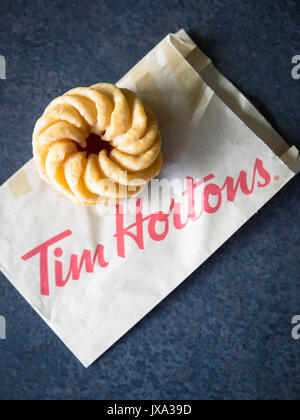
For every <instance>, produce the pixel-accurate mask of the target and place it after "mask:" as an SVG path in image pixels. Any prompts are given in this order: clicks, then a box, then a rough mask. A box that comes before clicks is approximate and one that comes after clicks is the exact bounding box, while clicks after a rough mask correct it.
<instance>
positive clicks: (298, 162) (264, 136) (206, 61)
mask: <svg viewBox="0 0 300 420" xmlns="http://www.w3.org/2000/svg"><path fill="white" fill-rule="evenodd" d="M167 38H168V39H169V41H170V43H171V45H172V46H173V47H174V48H175V49H176V50H177V51H178V52H179V53H180V54H181V55H182V57H183V58H184V59H185V60H186V61H187V62H188V63H189V64H190V65H191V66H192V67H193V69H194V70H195V71H196V73H198V74H199V76H200V77H201V78H202V79H203V81H204V82H205V83H206V84H207V85H208V86H209V87H210V88H211V89H212V90H213V91H214V92H215V94H216V95H218V97H219V98H220V99H221V100H222V101H223V102H224V103H225V104H226V105H227V106H228V107H229V108H230V109H231V111H232V112H233V113H234V114H236V115H237V116H238V117H239V118H240V120H241V121H243V122H244V124H246V125H247V127H248V128H249V129H250V130H251V131H252V132H254V133H255V134H256V135H257V136H258V137H259V138H260V139H261V141H263V142H264V143H265V144H266V145H267V146H268V147H269V148H270V149H271V150H272V152H273V153H275V155H277V156H278V157H279V158H280V159H281V160H282V162H283V163H284V164H285V165H286V166H287V167H288V168H289V169H290V170H291V171H292V172H294V173H295V174H297V173H298V172H300V157H299V152H298V150H297V148H296V147H295V146H293V147H290V146H289V145H288V144H287V143H286V141H285V140H284V139H283V138H282V137H281V136H280V135H279V134H278V133H277V131H276V130H275V129H274V128H273V127H272V126H271V125H270V123H269V122H268V121H267V120H266V119H265V118H264V117H263V115H262V114H261V113H260V112H259V111H258V110H257V109H256V108H255V106H254V105H253V104H252V103H251V102H250V101H249V100H248V99H247V98H246V97H245V95H243V94H242V93H241V92H240V90H239V89H237V88H236V87H235V86H234V85H233V84H232V83H231V82H230V81H229V80H228V79H227V78H226V77H225V76H223V74H221V73H220V72H219V71H218V70H217V69H216V67H215V66H214V64H213V62H212V60H211V59H210V58H208V57H207V56H206V54H205V53H204V52H203V51H202V50H200V48H199V47H198V46H197V45H196V44H195V43H194V41H193V40H192V39H191V38H190V36H189V35H188V34H187V32H186V31H185V30H184V29H181V30H180V31H178V32H177V33H175V34H169V35H168V36H167ZM245 107H247V110H246V111H245ZM249 111H250V112H249Z"/></svg>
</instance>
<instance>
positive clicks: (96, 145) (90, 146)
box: [78, 134, 113, 157]
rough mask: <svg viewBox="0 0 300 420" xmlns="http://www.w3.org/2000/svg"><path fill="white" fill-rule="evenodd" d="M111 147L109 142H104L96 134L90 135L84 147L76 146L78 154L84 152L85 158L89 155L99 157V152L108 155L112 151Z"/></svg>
mask: <svg viewBox="0 0 300 420" xmlns="http://www.w3.org/2000/svg"><path fill="white" fill-rule="evenodd" d="M112 149H113V147H112V146H111V144H110V142H109V141H105V140H103V139H102V137H101V136H98V135H97V134H90V135H89V137H88V138H87V139H86V147H81V146H79V145H78V150H79V151H80V152H85V153H86V154H87V157H89V156H90V155H99V153H100V152H101V150H106V151H107V153H108V154H109V153H110V152H111V151H112Z"/></svg>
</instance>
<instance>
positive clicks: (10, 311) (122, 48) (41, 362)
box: [0, 0, 300, 400]
mask: <svg viewBox="0 0 300 420" xmlns="http://www.w3.org/2000/svg"><path fill="white" fill-rule="evenodd" d="M181 28H184V29H185V30H186V31H187V32H188V33H189V34H190V36H191V37H192V38H193V39H194V41H195V42H196V43H197V44H198V45H199V47H201V48H202V49H203V50H204V51H205V52H206V53H207V54H208V55H209V56H210V57H211V58H212V59H213V60H214V62H215V64H216V66H217V67H218V69H219V70H220V71H221V72H222V73H223V74H224V75H225V76H226V77H227V78H229V79H230V80H231V81H232V82H233V83H234V84H235V85H236V86H238V88H239V89H240V90H241V91H242V92H243V93H245V95H246V96H247V97H248V98H249V99H250V100H251V101H252V102H253V103H254V105H255V106H256V107H257V108H258V109H259V110H260V111H261V112H262V114H263V115H264V116H265V117H266V118H267V119H268V120H269V121H270V122H271V123H272V125H273V126H274V127H275V128H276V129H277V130H278V131H279V133H280V134H282V136H283V137H284V138H285V139H286V141H287V142H288V143H289V144H290V145H293V144H295V145H296V146H298V147H299V148H300V135H299V132H300V130H299V129H300V120H299V93H300V80H298V81H297V80H293V78H292V77H291V70H292V67H293V66H292V57H293V56H294V55H296V54H300V8H299V1H298V0H276V1H273V0H251V1H248V2H242V1H240V0H222V1H218V0H210V1H204V0H190V1H188V0H186V1H183V0H164V1H161V0H151V1H148V0H140V1H136V0H126V1H124V0H119V1H114V0H105V1H100V0H99V1H83V0H72V1H66V0H65V1H57V0H51V1H50V0H45V1H43V2H40V1H36V0H35V1H33V0H28V1H27V0H15V1H13V2H12V1H9V0H2V1H1V3H0V54H1V55H3V56H4V57H5V58H6V60H7V80H5V81H4V80H1V81H0V98H1V107H0V127H1V129H0V142H1V154H0V184H2V183H3V182H5V181H6V180H7V178H8V177H9V176H11V175H12V174H13V173H14V172H15V171H16V170H17V169H19V168H20V167H21V166H22V165H23V164H24V163H25V162H26V161H27V160H29V159H30V158H31V153H32V152H31V134H32V129H33V126H34V123H35V121H36V119H37V117H38V116H39V115H40V114H41V112H42V110H43V109H44V107H45V106H46V105H47V104H48V103H49V101H50V100H51V99H52V98H54V97H56V96H58V95H59V94H61V93H62V92H65V91H67V90H69V89H70V88H72V87H74V86H79V85H85V86H89V85H91V84H93V83H95V82H98V81H104V82H116V81H117V80H119V79H120V78H121V76H122V75H123V74H124V73H126V72H127V71H128V70H129V69H130V68H131V67H132V66H133V65H134V64H135V63H136V62H137V61H138V60H139V59H141V58H142V57H143V56H144V55H145V54H146V53H147V52H148V51H149V50H150V49H151V48H152V47H154V46H155V45H156V44H157V43H158V42H159V41H160V40H161V39H162V38H163V37H164V36H165V35H167V33H169V32H176V31H177V30H179V29H181ZM299 198H300V193H299V177H296V178H295V179H294V180H293V181H291V182H290V183H289V184H288V185H287V186H286V187H285V188H284V189H283V190H282V191H281V192H280V193H279V194H278V195H277V196H276V197H275V198H274V199H272V200H271V201H270V202H269V203H268V204H267V205H266V206H265V207H264V208H263V210H261V211H260V212H259V213H258V214H257V215H256V216H255V217H254V218H253V219H251V220H250V221H249V222H248V223H247V225H246V226H244V227H243V228H242V229H241V230H240V231H239V232H238V233H237V234H236V235H235V236H234V237H233V238H232V239H230V241H229V242H228V243H226V244H225V245H224V246H223V247H222V248H221V249H220V250H219V251H218V252H217V253H216V254H215V255H213V256H212V257H211V258H210V260H209V261H208V262H207V263H205V264H204V265H203V266H202V267H200V268H199V269H198V270H197V271H196V272H195V273H194V274H193V275H192V276H190V278H189V279H187V280H186V281H185V282H184V283H183V284H182V285H181V286H180V287H179V288H178V289H177V290H176V291H175V292H174V293H173V294H172V295H171V296H170V297H169V298H168V299H166V300H165V301H164V302H163V303H161V304H160V305H159V306H158V307H156V309H155V310H153V311H152V312H151V314H149V315H148V316H147V317H146V318H145V319H143V321H141V322H140V323H139V324H138V325H137V326H136V327H135V328H133V329H132V330H131V331H130V332H129V333H128V334H127V335H126V336H125V337H123V338H122V339H121V340H120V341H119V342H118V343H117V344H116V345H115V346H113V347H112V348H111V349H110V350H109V351H108V352H107V353H106V354H105V355H104V356H102V357H101V358H100V359H99V360H98V361H97V362H96V363H95V364H94V365H93V366H92V367H90V368H89V369H87V370H86V369H84V368H83V367H82V366H81V365H80V363H79V362H78V361H77V360H76V359H75V358H74V357H73V356H72V355H71V353H70V352H69V351H68V350H67V348H66V347H65V346H64V345H63V344H62V342H60V340H59V339H58V338H57V337H56V335H55V334H54V333H52V332H51V330H50V329H49V328H48V327H47V326H46V324H45V323H44V322H43V321H41V319H40V318H39V316H38V315H37V314H36V313H35V312H34V311H33V309H31V308H30V307H29V305H28V304H27V303H26V302H25V300H24V299H23V298H22V297H21V296H20V295H19V294H18V292H17V291H16V290H15V289H14V288H13V287H12V285H11V284H10V283H9V282H8V281H7V280H6V278H5V277H4V276H3V275H0V314H1V315H4V316H5V317H6V320H7V340H6V341H3V340H0V374H1V383H0V399H294V400H295V399H299V397H300V341H294V340H292V338H291V330H292V325H291V320H292V317H293V316H294V315H297V314H300V299H299V298H300V254H299V245H300V235H299V233H300V229H299V213H300V200H299ZM0 205H1V204H0Z"/></svg>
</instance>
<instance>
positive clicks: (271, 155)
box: [0, 31, 298, 367]
mask: <svg viewBox="0 0 300 420" xmlns="http://www.w3.org/2000/svg"><path fill="white" fill-rule="evenodd" d="M95 82H97V81H95ZM119 86H121V87H127V88H129V89H131V90H133V91H135V92H136V93H137V94H138V95H139V96H140V97H141V98H142V99H143V101H144V102H145V104H146V105H148V106H149V107H150V108H151V109H152V110H153V111H154V113H155V114H156V115H157V117H158V120H159V123H160V127H161V131H162V137H163V154H164V166H163V170H162V173H161V174H160V176H159V180H161V181H164V183H165V186H167V187H168V186H169V187H170V188H169V194H167V195H166V194H165V195H164V197H163V200H162V203H161V204H162V205H163V207H164V208H163V210H162V209H161V208H160V207H159V203H160V202H161V200H155V199H154V198H152V192H151V194H150V199H149V190H147V191H144V192H143V193H142V194H141V195H140V196H138V197H134V198H132V199H131V200H130V201H129V204H130V206H127V204H122V205H119V206H114V208H113V210H112V208H110V209H109V210H107V211H105V209H103V208H101V207H91V208H85V207H78V206H76V205H74V204H73V203H72V202H71V201H69V200H68V199H66V198H65V197H64V196H62V195H60V194H59V193H57V192H56V191H55V190H53V189H52V188H51V187H50V186H48V185H47V184H46V183H45V182H44V181H42V180H41V179H40V178H39V176H38V173H37V171H36V168H35V165H34V162H33V161H30V162H28V163H27V164H26V165H25V166H24V167H23V168H22V169H21V170H20V171H19V172H18V173H16V174H15V175H14V176H13V177H12V178H11V179H10V180H9V181H7V182H6V183H5V184H4V185H3V186H2V187H1V189H0V200H1V206H0V222H1V223H0V248H1V254H0V268H1V270H2V271H3V273H4V274H5V275H6V277H7V278H8V279H9V280H10V281H11V283H12V284H13V285H14V286H15V287H16V288H17V290H18V291H19V292H20V293H21V294H22V295H23V296H24V298H25V299H26V300H27V301H28V302H29V303H30V304H31V305H32V307H33V308H34V309H35V310H36V311H37V312H38V313H39V315H40V316H41V318H43V319H44V321H45V322H46V323H47V324H48V325H49V326H50V327H51V328H52V329H53V331H54V332H55V333H56V334H57V335H58V336H59V337H60V338H61V340H62V341H63V342H64V343H65V344H66V346H68V348H69V349H70V350H71V351H72V352H73V353H74V355H75V356H76V357H77V358H78V359H79V360H80V361H81V363H82V364H83V365H84V366H86V367H88V366H89V365H90V364H91V363H92V362H94V361H95V360H96V359H97V358H98V357H99V356H100V355H101V354H103V352H105V351H106V350H107V349H108V348H109V347H110V346H112V345H113V344H114V343H115V342H116V341H117V340H118V339H119V338H120V337H121V336H123V335H124V334H125V333H126V332H127V331H128V330H129V329H130V328H132V327H133V326H134V325H135V324H136V323H137V322H138V321H139V320H140V319H141V318H143V317H144V316H145V315H146V314H147V313H148V312H149V311H151V310H152V309H153V308H154V307H155V306H156V305H157V304H158V303H160V302H161V301H162V300H163V299H164V298H165V297H166V296H167V295H168V294H169V293H170V292H172V291H173V290H174V289H175V288H176V287H177V286H178V285H179V284H180V283H181V282H182V281H183V280H185V279H186V278H187V277H188V276H189V275H190V274H191V273H192V272H193V271H194V270H195V269H197V267H199V266H200V265H201V264H202V263H204V261H205V260H206V259H207V258H208V257H209V256H210V255H212V254H213V253H214V252H215V251H216V250H217V249H218V248H219V247H220V246H221V245H222V244H223V243H224V242H225V241H226V240H227V239H228V238H230V237H231V236H232V235H233V234H234V233H235V232H236V231H237V230H238V229H239V228H240V227H241V226H242V225H243V224H244V223H245V222H246V221H247V220H249V218H250V217H251V216H252V215H254V214H255V213H256V212H257V211H258V210H259V209H260V208H261V207H262V206H263V205H264V204H265V203H266V202H267V201H268V200H269V199H270V198H271V197H273V196H274V194H276V193H277V192H278V191H279V190H280V189H281V188H282V187H283V186H284V185H285V184H286V183H287V182H288V181H289V180H290V179H291V178H292V177H293V176H294V175H295V173H296V171H297V169H296V166H297V158H298V151H297V149H296V148H292V149H289V147H288V145H287V144H286V143H285V142H284V140H283V139H282V138H281V137H280V136H279V135H278V134H277V133H276V132H275V131H274V130H273V129H272V128H271V127H270V125H269V124H268V123H267V122H266V121H265V120H264V118H263V117H262V116H261V115H260V114H259V113H258V112H257V111H256V110H255V108H254V107H253V106H252V105H251V104H250V103H249V102H248V101H247V100H246V99H245V97H243V96H242V94H241V93H239V92H238V90H237V89H235V88H234V87H233V86H232V84H230V83H229V82H228V81H227V80H226V79H225V78H224V77H223V76H222V75H220V74H219V73H218V71H217V70H216V69H215V68H214V66H213V64H212V63H211V61H210V60H209V59H208V58H207V57H206V56H205V55H204V54H203V53H202V52H201V51H200V50H199V49H198V48H197V47H196V45H195V44H194V43H193V41H192V40H191V39H190V38H189V37H188V35H187V34H186V33H185V32H184V31H180V32H179V33H177V34H176V35H169V36H167V37H166V38H165V39H164V40H163V41H162V42H161V43H160V44H159V45H158V46H156V47H155V48H154V50H152V51H151V52H150V53H149V54H148V55H147V56H146V57H145V58H144V59H143V60H142V61H141V62H140V63H139V64H137V66H135V67H134V68H133V69H132V70H131V71H130V72H129V73H128V74H127V75H126V76H125V77H124V78H123V79H122V80H121V81H120V82H119ZM28 141H30V139H28ZM157 187H158V188H160V186H158V185H157V181H156V184H155V188H157ZM166 197H167V198H166ZM149 202H150V204H151V205H150V208H149ZM146 203H147V209H146ZM127 207H128V208H129V207H130V208H129V209H128V208H127Z"/></svg>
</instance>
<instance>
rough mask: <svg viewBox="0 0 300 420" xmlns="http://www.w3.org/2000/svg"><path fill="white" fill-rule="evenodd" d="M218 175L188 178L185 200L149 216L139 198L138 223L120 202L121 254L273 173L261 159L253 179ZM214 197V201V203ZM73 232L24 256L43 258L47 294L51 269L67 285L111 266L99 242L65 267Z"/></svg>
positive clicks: (116, 238) (246, 192)
mask: <svg viewBox="0 0 300 420" xmlns="http://www.w3.org/2000/svg"><path fill="white" fill-rule="evenodd" d="M214 178H215V175H214V174H210V175H208V176H207V177H205V178H203V179H201V180H199V181H196V180H195V179H194V178H191V177H187V179H186V188H185V190H184V191H183V193H182V197H181V200H177V199H176V198H172V199H171V201H170V206H169V210H168V211H166V212H162V211H159V212H155V213H153V214H150V215H147V216H146V215H145V214H144V209H143V200H142V199H141V198H139V199H137V200H136V203H135V222H134V223H132V224H130V225H129V226H125V217H124V208H123V205H120V204H119V205H117V206H116V212H115V222H116V231H115V234H114V235H113V239H114V241H115V244H116V253H117V255H118V257H119V258H126V244H127V241H129V240H130V241H133V243H135V245H136V246H137V248H138V249H140V250H143V249H144V239H145V235H148V236H149V238H150V239H151V240H152V241H156V242H160V241H163V240H165V239H166V238H167V236H168V234H169V232H170V228H171V226H172V228H174V229H176V230H182V229H184V228H185V227H186V226H187V225H188V224H190V223H195V222H196V221H197V220H199V219H200V218H201V216H202V215H203V214H204V213H206V214H214V213H216V212H218V211H219V210H220V208H221V205H222V202H223V200H227V201H228V202H234V201H235V200H236V198H237V194H238V192H240V193H242V194H244V195H251V194H253V193H254V191H255V189H260V188H265V187H267V186H268V185H269V184H270V183H271V175H270V173H269V172H268V171H267V170H266V169H265V168H264V165H263V162H262V160H260V159H256V161H255V165H254V169H253V174H252V179H250V180H249V179H248V178H249V176H248V174H247V172H246V171H241V172H240V174H239V177H238V179H237V181H235V180H234V178H233V177H231V176H228V177H226V179H225V182H224V184H223V185H222V186H218V185H217V184H216V183H213V182H212V181H213V180H214ZM274 179H275V180H276V181H278V180H279V177H278V176H275V178H274ZM200 188H201V197H202V200H201V203H200V206H199V203H198V202H197V198H196V197H197V192H198V191H199V189H200ZM212 199H213V201H214V204H212ZM183 200H184V201H185V205H186V208H187V211H186V212H183V206H182V202H183ZM199 207H200V208H199ZM72 235H73V232H72V231H71V230H66V231H64V232H62V233H60V234H59V235H57V236H55V237H53V238H51V239H49V240H48V241H46V242H44V243H42V244H41V245H39V246H38V247H36V248H35V249H33V250H32V251H30V252H28V253H27V254H26V255H23V256H22V259H23V260H24V261H28V260H30V259H31V258H34V257H35V256H38V257H39V265H40V287H41V294H42V295H43V296H49V295H50V284H49V273H50V272H51V274H54V279H55V285H56V287H64V286H65V285H66V284H67V283H68V282H69V281H70V280H75V281H77V280H79V279H80V276H81V273H82V271H83V268H84V267H85V271H86V272H87V273H94V271H95V270H96V268H97V267H100V268H101V269H105V268H106V267H108V266H109V261H107V260H106V258H105V247H104V245H101V244H99V245H98V246H97V248H96V250H94V251H91V250H88V249H85V250H83V252H82V254H81V255H77V254H72V255H71V256H70V257H69V258H68V260H69V263H68V267H65V266H64V265H65V261H64V262H63V261H62V257H63V256H64V251H63V249H62V243H63V240H64V239H66V238H68V237H70V236H72ZM53 248H54V249H53ZM49 252H53V256H54V266H52V264H51V267H49V265H50V263H49ZM50 270H51V271H50ZM64 273H65V274H64Z"/></svg>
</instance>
